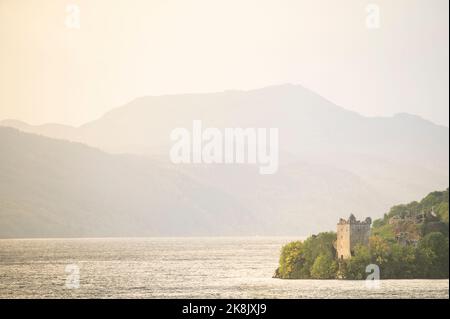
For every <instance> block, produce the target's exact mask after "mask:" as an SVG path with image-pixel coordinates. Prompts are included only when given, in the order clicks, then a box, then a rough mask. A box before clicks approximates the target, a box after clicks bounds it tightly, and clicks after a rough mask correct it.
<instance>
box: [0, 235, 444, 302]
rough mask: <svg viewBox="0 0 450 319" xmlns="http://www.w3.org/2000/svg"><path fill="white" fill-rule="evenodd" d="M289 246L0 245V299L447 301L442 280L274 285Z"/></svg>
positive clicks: (219, 242)
mask: <svg viewBox="0 0 450 319" xmlns="http://www.w3.org/2000/svg"><path fill="white" fill-rule="evenodd" d="M291 240H292V238H267V237H261V238H136V239H112V238H107V239H26V240H25V239H23V240H0V298H449V281H448V280H385V281H381V286H380V287H379V288H372V289H370V288H368V287H366V285H365V282H364V281H343V280H280V279H273V278H272V275H273V273H274V270H275V268H276V267H277V263H278V257H279V251H280V248H281V246H282V245H283V244H285V243H287V242H289V241H291ZM77 287H78V288H77Z"/></svg>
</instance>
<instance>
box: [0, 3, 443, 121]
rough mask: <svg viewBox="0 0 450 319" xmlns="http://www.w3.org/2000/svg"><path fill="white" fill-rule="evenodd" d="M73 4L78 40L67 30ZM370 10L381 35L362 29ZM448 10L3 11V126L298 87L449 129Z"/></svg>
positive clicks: (325, 6) (331, 6)
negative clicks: (172, 99) (146, 99)
mask: <svg viewBox="0 0 450 319" xmlns="http://www.w3.org/2000/svg"><path fill="white" fill-rule="evenodd" d="M71 3H73V4H77V5H78V6H79V8H80V16H79V17H80V28H79V29H77V28H70V27H68V26H67V25H66V19H67V17H68V14H69V13H67V12H66V6H67V5H68V4H71ZM369 3H374V4H377V5H378V6H379V8H380V28H378V29H369V28H367V27H366V18H367V13H366V6H367V4H369ZM448 10H449V8H448V0H395V1H392V0H372V1H363V0H340V1H336V0H308V1H302V0H271V1H265V0H251V1H250V0H221V1H218V0H179V1H170V0H142V1H138V0H121V1H110V0H76V1H64V0H0V120H1V119H5V118H15V119H20V120H24V121H27V122H29V123H33V124H39V123H45V122H59V123H65V124H74V125H79V124H82V123H84V122H87V121H90V120H93V119H95V118H97V117H99V116H100V115H102V114H103V113H105V112H106V111H108V110H109V109H111V108H113V107H117V106H120V105H122V104H125V103H127V102H129V101H130V100H132V99H134V98H136V97H139V96H143V95H154V94H158V95H159V94H166V93H186V92H212V91H222V90H227V89H251V88H258V87H262V86H267V85H273V84H283V83H295V84H301V85H303V86H305V87H308V88H310V89H312V90H313V91H315V92H317V93H319V94H320V95H322V96H324V97H326V98H328V99H330V100H332V101H333V102H335V103H337V104H339V105H341V106H343V107H345V108H347V109H352V110H355V111H357V112H359V113H362V114H365V115H392V114H394V113H398V112H409V113H414V114H418V115H420V116H422V117H424V118H427V119H430V120H432V121H434V122H436V123H439V124H444V125H448V116H449V107H448V103H449V93H448V85H449V80H448V77H449V74H448V69H449V62H448V61H449V49H448V45H449V43H448V36H449V34H448V30H449V24H448V23H449V16H448ZM71 12H72V13H73V11H71ZM69 17H73V15H70V16H69ZM68 21H73V20H68ZM72 25H73V24H72Z"/></svg>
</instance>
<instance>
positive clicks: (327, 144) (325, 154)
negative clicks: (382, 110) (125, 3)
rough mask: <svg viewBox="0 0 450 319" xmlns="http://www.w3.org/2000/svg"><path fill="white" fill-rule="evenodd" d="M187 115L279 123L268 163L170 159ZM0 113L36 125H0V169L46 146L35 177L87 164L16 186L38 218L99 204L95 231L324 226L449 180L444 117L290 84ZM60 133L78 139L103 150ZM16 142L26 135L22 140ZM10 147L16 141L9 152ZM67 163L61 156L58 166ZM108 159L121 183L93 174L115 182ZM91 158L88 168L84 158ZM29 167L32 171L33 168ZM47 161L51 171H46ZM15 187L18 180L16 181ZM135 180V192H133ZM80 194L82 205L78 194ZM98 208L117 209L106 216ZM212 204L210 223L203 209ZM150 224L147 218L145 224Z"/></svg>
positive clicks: (237, 231) (209, 121)
mask: <svg viewBox="0 0 450 319" xmlns="http://www.w3.org/2000/svg"><path fill="white" fill-rule="evenodd" d="M193 120H202V122H203V123H204V125H205V127H217V128H219V129H222V128H225V127H243V128H245V127H265V128H268V127H277V128H279V131H280V169H279V172H278V173H277V174H275V175H273V176H260V175H259V174H258V173H257V170H256V168H255V167H254V166H249V165H173V164H171V163H170V162H169V155H168V154H169V149H170V147H171V141H170V139H169V135H170V132H171V130H173V129H174V128H177V127H185V128H187V129H191V127H192V121H193ZM1 125H3V126H10V127H14V128H16V129H19V130H21V131H24V132H29V133H33V134H39V135H41V136H35V135H28V134H26V135H24V134H19V133H18V132H15V131H11V130H7V129H6V128H2V129H1V130H0V138H1V136H2V135H5V136H8V138H7V139H6V140H5V138H4V139H2V140H1V141H2V143H6V145H7V146H8V147H7V148H6V149H4V148H3V147H4V145H3V144H1V143H0V148H1V150H2V154H3V153H5V154H7V153H8V152H11V151H10V148H11V147H12V145H14V144H17V145H18V146H17V147H13V149H14V150H15V152H13V153H11V154H12V155H11V156H12V157H11V158H10V159H9V160H10V161H9V162H5V161H3V162H2V164H1V165H0V174H4V175H5V176H9V178H10V180H12V181H14V180H16V179H17V178H18V176H17V175H16V174H17V172H16V171H17V170H20V169H21V166H20V165H23V166H24V167H34V166H36V165H37V164H36V163H35V161H39V163H40V165H41V164H42V162H45V161H46V159H47V158H48V157H49V156H50V157H51V156H54V155H51V154H59V156H60V157H59V158H58V161H56V162H54V163H53V164H54V165H56V166H57V167H59V169H60V171H58V170H57V171H56V172H55V170H53V169H51V170H50V168H49V167H47V168H45V167H41V166H39V167H40V169H41V171H42V172H47V173H46V175H43V176H41V177H40V178H41V179H40V183H45V181H46V178H47V179H48V182H49V183H50V182H53V181H60V182H63V181H62V180H61V176H64V174H65V173H64V172H65V171H68V170H69V167H70V171H79V170H81V169H82V168H85V167H84V166H83V165H88V166H89V167H90V169H91V171H89V172H84V173H86V174H87V176H84V175H83V174H80V175H76V176H73V175H70V174H69V173H67V174H68V175H67V176H66V177H65V178H66V179H67V180H65V181H64V183H65V184H64V185H66V186H65V187H66V188H64V187H62V188H61V187H56V186H55V188H54V189H52V191H51V192H49V193H48V194H45V193H43V192H42V191H39V190H38V189H35V188H32V189H30V190H29V191H28V193H27V194H26V195H23V196H29V197H33V198H35V199H36V200H37V199H39V198H41V200H38V201H37V202H36V203H34V204H33V205H30V206H27V207H28V209H31V208H30V207H34V209H36V210H38V209H41V210H42V214H43V215H42V220H41V219H39V220H41V221H45V220H47V221H48V223H49V225H50V224H52V223H54V222H55V220H58V218H59V217H60V216H59V214H63V213H61V212H62V211H63V210H64V207H66V205H68V206H67V207H69V206H70V207H72V208H73V209H72V210H71V213H70V214H75V215H76V216H78V214H88V213H87V212H89V214H93V215H94V216H95V214H96V213H95V212H101V216H103V217H102V218H100V217H99V220H101V219H103V218H104V219H107V220H111V224H110V225H109V226H108V227H105V228H104V229H103V228H102V227H99V228H97V233H98V234H99V235H104V234H106V233H107V234H108V235H114V236H122V235H130V234H133V233H135V234H139V235H201V234H209V235H211V234H216V235H222V234H227V235H246V234H260V235H301V236H304V235H307V234H310V233H313V232H318V231H322V230H326V229H330V228H334V224H335V223H336V221H337V219H338V218H339V217H341V216H346V215H348V214H349V213H350V212H353V213H355V214H356V215H359V214H361V215H364V216H366V215H371V216H374V217H380V216H382V214H383V212H385V211H386V210H387V209H388V208H389V207H391V206H392V205H394V204H395V203H398V202H407V201H411V200H414V199H415V198H420V197H421V196H424V195H425V194H427V193H429V192H430V191H432V190H434V189H444V188H447V187H448V154H449V146H448V145H449V130H448V128H446V127H442V126H438V125H435V124H433V123H431V122H429V121H426V120H423V119H421V118H420V117H417V116H414V115H409V114H398V115H395V116H393V117H386V118H380V117H373V118H371V117H364V116H361V115H359V114H357V113H355V112H351V111H347V110H345V109H343V108H341V107H339V106H336V105H334V104H333V103H331V102H329V101H327V100H325V99H323V98H321V97H320V96H318V95H316V94H314V93H313V92H311V91H309V90H306V89H304V88H302V87H300V86H295V85H282V86H275V87H267V88H263V89H259V90H252V91H226V92H220V93H209V94H182V95H170V96H150V97H142V98H138V99H135V100H133V101H132V102H130V103H128V104H127V105H125V106H123V107H119V108H115V109H113V110H112V111H110V112H108V113H106V114H105V115H104V116H102V117H101V118H99V119H98V120H96V121H92V122H89V123H86V124H85V125H82V126H80V127H70V126H64V125H58V124H48V125H40V126H30V125H27V124H25V123H22V122H17V121H3V122H1ZM6 132H8V133H6ZM11 132H15V133H11ZM46 137H52V138H57V139H61V140H66V141H58V143H61V145H60V144H58V145H59V146H58V147H56V146H55V144H53V143H49V144H48V142H44V141H47V138H46ZM31 141H33V142H31ZM67 141H73V142H80V143H83V144H87V145H89V146H91V147H95V148H99V149H101V150H103V151H107V152H109V153H112V154H107V153H103V152H99V151H98V150H94V149H92V148H87V147H84V146H83V147H82V146H80V145H79V144H74V143H68V142H67ZM54 142H55V141H54ZM34 143H36V144H37V145H41V144H42V145H48V147H45V148H43V149H41V150H40V151H39V153H38V154H39V156H42V158H40V157H36V158H34V157H30V156H29V152H28V151H27V149H29V148H33V144H34ZM55 143H56V142H55ZM22 144H24V145H26V147H22V148H21V147H20V145H22ZM62 145H64V146H62ZM17 148H18V149H17ZM65 148H68V149H72V148H75V149H77V150H78V152H79V153H77V152H75V151H74V150H71V152H75V154H76V156H75V158H78V157H79V158H80V161H81V163H83V165H81V163H80V162H77V161H74V160H69V159H68V158H64V156H63V155H62V154H60V153H61V152H66V151H67V150H66V149H65ZM19 149H20V150H22V152H18V150H19ZM94 152H98V153H95V154H101V155H98V157H99V158H100V157H101V158H102V161H100V160H99V159H96V160H95V161H94V162H92V163H91V162H90V160H91V159H92V160H93V159H94V158H96V157H95V156H93V155H92V154H93V153H94ZM120 153H129V154H130V155H119V154H120ZM88 154H91V155H88ZM13 155H14V156H13ZM99 161H100V162H99ZM103 161H105V162H103ZM110 163H114V164H110ZM66 164H67V165H68V164H70V166H69V167H66V168H64V166H61V165H66ZM110 165H112V166H114V167H116V166H117V167H118V168H120V169H118V170H119V171H120V172H121V173H122V174H121V175H122V176H125V177H124V181H123V184H124V185H127V186H128V188H126V189H121V190H120V191H119V189H114V190H111V189H110V188H108V187H109V186H108V187H107V184H104V182H103V181H104V180H109V179H111V178H113V179H116V181H117V182H118V181H119V180H121V179H120V178H118V177H117V175H116V172H115V171H114V170H113V169H110V170H108V171H104V170H103V168H102V167H109V166H110ZM97 166H98V167H99V169H98V170H97V169H95V167H97ZM55 169H56V168H55ZM47 170H48V171H47ZM139 172H152V174H154V175H148V176H149V180H151V182H150V181H146V182H144V181H143V180H142V179H141V178H138V177H137V176H138V175H140V173H139ZM28 173H29V174H30V176H33V170H30V171H28ZM55 173H58V174H59V176H60V177H59V178H58V177H56V176H54V174H55ZM146 174H147V173H146ZM149 174H150V173H149ZM128 175H131V176H128ZM44 176H47V177H45V178H44ZM77 176H84V177H83V178H84V179H87V180H88V179H89V178H94V179H95V180H96V183H94V185H95V187H94V189H92V190H91V192H90V193H82V192H81V193H79V190H78V189H79V187H82V188H83V189H89V187H87V186H86V185H84V184H76V183H75V181H78V177H77ZM145 176H147V175H145ZM19 182H21V183H26V184H28V181H27V180H26V179H19V180H18V183H19ZM152 183H153V184H152ZM161 185H166V186H167V188H164V187H162V186H161ZM178 185H190V186H192V188H188V189H186V190H185V191H183V192H181V194H183V195H180V196H182V197H183V198H184V200H185V201H182V202H175V203H176V205H175V204H174V203H172V196H173V195H174V194H180V192H179V191H177V189H179V186H178ZM58 188H59V189H63V190H65V193H64V195H65V196H69V195H70V194H71V193H74V194H77V192H78V194H79V198H77V200H76V201H75V202H72V201H70V203H68V202H67V203H66V204H64V201H61V203H60V205H59V206H58V207H56V206H54V205H51V204H49V203H51V202H48V199H45V198H46V196H50V194H52V196H54V194H53V191H56V190H57V189H58ZM103 188H105V189H103ZM7 189H8V187H7V185H4V187H3V188H2V189H1V191H0V200H1V201H0V203H4V202H9V201H11V200H10V199H11V198H14V196H13V195H14V193H11V192H7ZM20 189H21V186H20V185H19V184H18V185H17V191H19V190H20ZM144 189H152V190H154V193H153V194H152V195H151V196H150V194H147V193H145V191H144ZM134 192H137V193H138V194H140V195H139V196H138V197H134V195H133V193H134ZM90 194H98V195H97V196H90ZM119 194H124V195H123V202H121V204H120V205H119V204H118V203H116V202H115V201H116V200H118V198H120V197H121V196H122V195H120V196H119ZM21 196H22V195H21ZM87 198H89V204H88V206H89V207H91V208H90V209H87V208H86V204H85V203H84V201H85V200H86V199H87ZM100 198H111V203H105V202H99V201H100ZM44 199H45V200H44ZM72 199H73V198H70V200H72ZM20 203H21V201H20V200H16V201H15V202H14V204H13V205H17V206H21V204H20ZM172 204H174V205H175V206H172ZM8 205H12V204H11V203H10V204H8ZM5 207H10V206H2V205H1V204H0V213H1V214H5V213H7V212H8V209H7V208H5ZM118 207H121V209H120V210H118ZM23 209H24V208H23V207H22V208H20V210H22V211H23ZM27 211H28V210H27ZM112 212H115V213H112ZM29 213H30V214H31V212H29ZM7 214H9V213H7ZM70 214H69V215H70ZM109 214H113V215H114V216H116V217H115V218H118V220H117V221H116V222H113V221H112V220H113V219H111V218H110V217H108V216H109ZM122 214H124V215H127V214H131V215H132V216H134V214H138V215H139V216H140V217H139V218H140V219H141V222H140V223H138V224H136V225H135V226H131V225H134V224H133V222H132V221H133V219H132V218H131V219H130V218H126V217H123V216H122ZM191 215H192V216H193V217H192V222H193V221H201V222H195V223H194V222H193V223H189V222H185V223H181V224H180V221H182V220H183V218H184V217H183V218H181V217H180V216H185V217H186V216H191ZM216 215H217V216H218V220H220V221H221V222H220V223H218V222H217V220H215V221H213V219H214V218H215V216H216ZM8 216H9V215H8ZM118 216H119V217H118ZM120 216H122V217H120ZM155 216H158V217H157V220H158V222H156V220H155V218H156V217H155ZM201 216H203V217H201ZM205 216H207V217H205ZM10 217H11V216H10ZM61 218H62V217H61ZM91 218H93V217H91ZM120 218H123V219H120ZM89 220H90V218H86V219H84V220H83V219H81V220H78V221H77V223H78V224H79V225H78V226H77V227H79V228H77V229H76V230H71V231H70V232H69V233H70V234H71V236H72V235H73V236H85V235H87V234H88V235H89V236H94V235H96V231H94V230H93V229H91V228H90V227H91V226H89V225H90V224H91V223H90V222H88V221H89ZM62 221H63V219H61V220H60V221H59V222H58V223H59V224H61V223H62ZM207 221H208V222H207ZM36 222H37V220H36ZM20 223H22V221H20V222H19V221H18V220H17V221H15V222H13V221H11V220H10V221H9V224H10V225H11V226H13V228H14V227H15V228H14V229H16V231H18V230H19V229H21V227H19V226H17V225H21V224H20ZM77 223H75V224H77ZM75 224H74V225H75ZM14 225H15V226H14ZM36 225H37V224H36ZM36 225H35V226H30V225H29V226H27V227H25V228H23V229H28V231H24V232H23V236H25V235H26V234H27V233H29V234H31V233H32V229H34V230H33V231H35V230H36V229H46V228H45V227H43V226H42V225H41V226H42V227H41V226H39V227H38V226H36ZM149 225H157V226H154V228H152V227H150V226H149ZM74 227H75V226H74ZM64 229H65V228H61V231H60V232H58V234H61V236H62V235H63V234H65V233H66V230H64ZM99 229H103V230H104V231H101V232H100V231H98V230H99ZM108 229H109V230H110V231H109V232H108V231H107V230H108ZM16 231H12V232H10V233H7V234H6V233H4V232H3V233H0V236H6V235H7V236H14V234H15V233H16ZM48 231H49V230H48ZM50 233H51V232H50ZM2 234H3V235H2ZM33 234H34V235H39V236H41V235H42V236H43V235H44V233H42V234H37V233H33ZM51 234H53V233H51ZM34 235H33V236H34Z"/></svg>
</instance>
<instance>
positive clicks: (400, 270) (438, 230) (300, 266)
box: [275, 188, 449, 280]
mask: <svg viewBox="0 0 450 319" xmlns="http://www.w3.org/2000/svg"><path fill="white" fill-rule="evenodd" d="M336 239H337V238H336V233H334V232H326V233H320V234H318V235H313V236H310V237H309V238H307V239H306V240H304V241H295V242H291V243H289V244H287V245H285V246H284V247H283V248H282V250H281V256H280V261H279V267H278V269H277V270H276V272H275V277H277V278H283V279H352V280H360V279H365V278H366V277H367V275H368V274H367V273H366V267H367V266H368V265H369V264H376V265H378V266H379V268H380V276H381V279H413V278H414V279H418V278H430V279H431V278H433V279H438V278H449V224H448V188H447V190H445V191H442V192H439V191H438V192H432V193H430V194H429V195H428V196H426V197H425V198H423V199H422V200H421V201H420V202H416V201H414V202H411V203H409V204H403V205H397V206H394V207H392V208H391V209H390V211H389V212H388V213H387V214H385V215H384V217H383V218H380V219H377V220H375V221H374V222H373V224H372V228H371V236H370V238H369V243H368V245H357V246H356V247H355V249H354V251H353V254H352V257H351V258H348V259H344V260H342V259H338V258H337V255H336Z"/></svg>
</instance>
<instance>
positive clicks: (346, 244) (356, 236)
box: [336, 214, 372, 259]
mask: <svg viewBox="0 0 450 319" xmlns="http://www.w3.org/2000/svg"><path fill="white" fill-rule="evenodd" d="M371 224H372V219H371V218H370V217H367V218H366V219H365V220H364V221H359V220H356V218H355V216H354V215H353V214H351V215H350V217H349V218H348V220H345V219H343V218H341V219H340V220H339V223H338V224H337V241H336V251H337V257H338V258H339V259H348V258H351V257H352V256H353V254H354V248H355V247H356V245H358V244H360V245H368V244H369V237H370V225H371Z"/></svg>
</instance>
